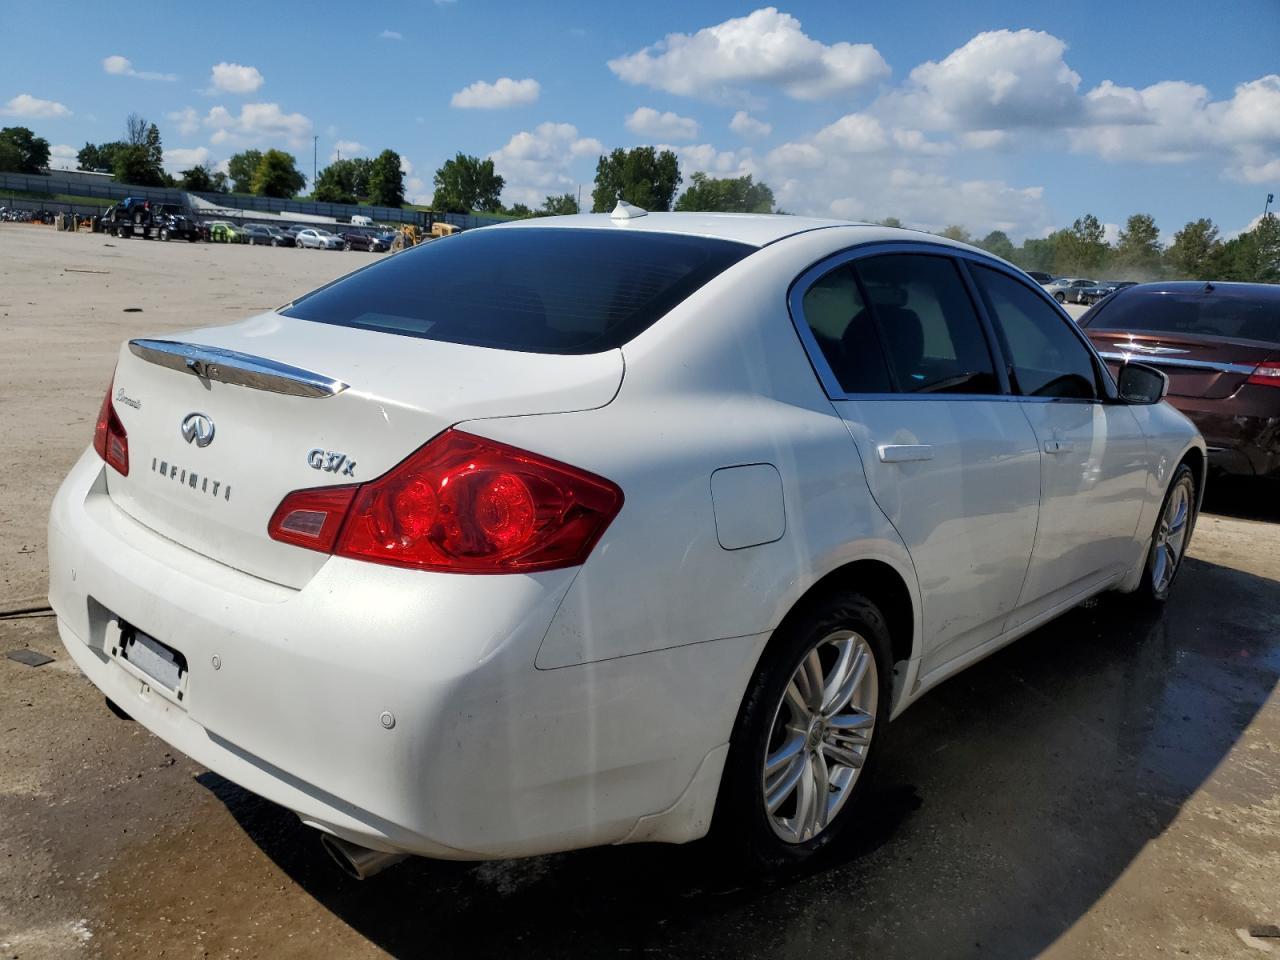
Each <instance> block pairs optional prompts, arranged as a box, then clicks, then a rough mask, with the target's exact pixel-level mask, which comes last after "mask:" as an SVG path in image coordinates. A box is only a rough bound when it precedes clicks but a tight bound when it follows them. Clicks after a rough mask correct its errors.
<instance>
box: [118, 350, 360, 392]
mask: <svg viewBox="0 0 1280 960" xmlns="http://www.w3.org/2000/svg"><path fill="white" fill-rule="evenodd" d="M129 350H130V351H131V352H132V353H133V355H134V356H135V357H139V358H140V359H142V360H146V361H147V362H148V363H154V364H157V365H159V366H161V367H168V368H169V369H170V370H179V371H182V372H184V373H191V374H194V375H195V376H197V377H200V378H201V379H202V380H217V381H218V382H220V383H231V384H235V385H236V386H240V387H249V388H250V389H253V390H265V391H267V392H268V393H283V394H286V395H288V396H291V397H319V398H322V399H323V398H324V397H332V396H334V395H335V394H339V393H341V392H342V391H343V390H345V389H347V386H348V384H345V383H343V382H342V381H341V380H335V379H333V378H332V377H326V376H324V375H323V374H320V373H314V372H313V371H311V370H303V369H302V368H300V367H291V366H289V365H288V364H287V363H280V362H278V361H276V360H268V359H266V358H265V357H255V356H253V355H252V354H249V353H240V352H239V351H236V350H224V349H222V348H221V347H206V346H202V345H201V344H198V343H180V342H179V341H177V340H144V339H140V340H130V341H129Z"/></svg>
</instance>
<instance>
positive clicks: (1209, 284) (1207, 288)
mask: <svg viewBox="0 0 1280 960" xmlns="http://www.w3.org/2000/svg"><path fill="white" fill-rule="evenodd" d="M1213 289H1214V288H1213V281H1212V280H1206V281H1205V282H1204V291H1203V292H1204V293H1213Z"/></svg>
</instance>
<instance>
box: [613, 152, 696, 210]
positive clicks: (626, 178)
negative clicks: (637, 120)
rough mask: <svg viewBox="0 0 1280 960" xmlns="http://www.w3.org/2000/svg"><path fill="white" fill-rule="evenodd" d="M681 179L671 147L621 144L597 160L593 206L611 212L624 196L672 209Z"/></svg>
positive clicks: (637, 202)
mask: <svg viewBox="0 0 1280 960" xmlns="http://www.w3.org/2000/svg"><path fill="white" fill-rule="evenodd" d="M681 179H682V178H681V176H680V164H679V162H678V161H677V160H676V155H675V154H674V153H672V152H671V151H670V150H663V151H662V152H661V153H658V151H657V149H656V148H654V147H634V148H632V149H631V150H623V149H622V148H621V147H619V148H618V149H616V150H614V151H613V152H612V153H610V154H609V155H608V156H607V157H601V158H600V160H599V161H598V162H597V163H596V184H595V189H594V190H592V191H591V209H592V211H593V212H594V213H608V212H609V211H610V210H612V209H613V208H614V206H615V205H616V204H617V202H618V198H619V197H621V198H622V199H623V200H626V201H627V203H632V204H635V205H636V206H637V207H643V208H644V209H645V210H670V209H671V201H673V200H674V199H675V196H676V189H677V188H678V187H679V186H680V181H681Z"/></svg>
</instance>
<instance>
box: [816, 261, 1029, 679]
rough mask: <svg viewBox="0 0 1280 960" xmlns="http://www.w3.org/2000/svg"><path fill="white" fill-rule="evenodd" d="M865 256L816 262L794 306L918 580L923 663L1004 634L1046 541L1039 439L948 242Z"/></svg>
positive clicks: (874, 490)
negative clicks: (1031, 561) (1038, 547)
mask: <svg viewBox="0 0 1280 960" xmlns="http://www.w3.org/2000/svg"><path fill="white" fill-rule="evenodd" d="M880 250H883V251H884V252H877V249H876V248H871V250H870V251H868V252H867V253H863V252H862V251H854V252H853V253H851V254H846V255H844V256H843V257H842V258H837V259H836V261H834V262H833V261H828V262H827V263H825V264H821V265H819V266H817V267H814V268H813V269H811V270H810V271H809V272H808V273H807V274H806V275H805V276H804V277H802V278H801V280H800V282H799V283H797V284H796V286H795V287H794V288H793V291H792V313H793V316H795V317H796V319H797V321H798V322H797V328H798V329H799V330H800V333H801V337H802V339H804V340H805V342H806V346H807V347H808V349H809V352H810V355H811V356H812V357H813V359H814V366H815V369H817V371H818V374H819V377H820V378H821V379H822V381H823V384H824V386H825V387H826V389H827V393H828V396H830V397H831V399H832V403H833V405H834V407H835V409H836V411H837V412H838V413H839V415H840V416H841V418H843V420H844V421H845V423H846V425H847V426H848V429H849V432H850V434H851V435H852V437H853V440H854V442H855V444H856V446H857V449H858V452H859V455H860V457H861V459H862V464H863V470H864V472H865V474H866V479H867V483H868V484H869V486H870V489H871V493H872V495H873V496H874V498H875V500H876V502H877V503H878V504H879V506H880V508H881V510H883V511H884V513H885V514H886V516H887V517H888V518H889V520H890V521H891V522H892V523H893V525H894V527H895V528H896V529H897V531H898V533H899V535H900V536H901V537H902V539H903V541H904V543H905V544H906V547H907V549H908V551H909V552H910V554H911V559H912V562H913V563H914V565H915V568H916V575H917V577H918V580H919V586H920V595H921V601H922V605H923V609H922V611H921V612H922V617H923V623H924V644H925V650H924V658H925V660H924V665H923V667H922V670H927V669H929V668H931V667H933V666H936V665H938V664H941V663H944V662H946V661H948V660H951V659H953V658H955V657H958V656H961V655H962V654H964V653H966V652H968V651H969V650H972V649H973V648H974V647H977V646H979V645H981V644H982V643H985V642H986V641H988V640H991V639H992V638H994V637H996V636H998V635H999V634H1000V633H1001V631H1002V629H1003V626H1004V621H1005V619H1006V618H1007V616H1008V615H1009V613H1010V612H1011V611H1012V610H1013V609H1014V607H1015V605H1016V603H1017V600H1018V596H1019V592H1020V590H1021V588H1022V582H1023V578H1024V576H1025V574H1026V569H1027V561H1028V558H1029V557H1030V555H1031V549H1032V544H1033V542H1034V538H1035V529H1036V513H1037V509H1038V505H1039V496H1040V458H1039V453H1038V451H1037V446H1036V437H1035V434H1034V432H1033V431H1032V429H1031V427H1030V424H1029V423H1028V422H1027V419H1026V417H1025V416H1023V414H1022V412H1021V410H1020V408H1019V406H1018V404H1017V402H1014V400H1013V398H1012V397H1010V396H1008V395H1007V394H1006V393H1005V381H1004V378H1003V377H1002V376H1001V375H1000V373H999V368H998V367H997V365H996V364H995V363H994V362H993V358H992V352H991V350H990V345H989V342H988V331H987V330H986V329H985V328H984V326H983V321H982V320H981V318H980V315H979V313H978V311H977V310H976V309H975V305H974V302H973V299H972V297H971V294H970V290H969V287H968V286H967V282H966V280H965V278H964V276H963V275H962V273H961V272H960V270H959V268H958V266H957V264H956V263H955V261H954V260H953V259H952V257H950V256H949V255H946V254H945V253H938V252H926V251H938V250H940V248H936V247H927V246H923V245H920V246H916V245H907V246H903V245H900V244H897V245H892V246H891V247H889V248H887V249H885V248H880Z"/></svg>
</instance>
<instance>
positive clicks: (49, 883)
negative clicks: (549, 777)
mask: <svg viewBox="0 0 1280 960" xmlns="http://www.w3.org/2000/svg"><path fill="white" fill-rule="evenodd" d="M1250 496H1251V494H1250V493H1249V492H1248V491H1246V492H1245V493H1244V494H1237V495H1232V496H1230V497H1225V498H1219V499H1220V501H1221V502H1217V503H1214V502H1211V506H1214V507H1215V508H1217V509H1221V510H1228V511H1231V512H1234V513H1237V514H1242V515H1246V516H1255V515H1260V514H1261V515H1266V513H1267V510H1268V509H1271V508H1270V507H1269V506H1268V502H1267V500H1266V497H1264V498H1263V501H1262V502H1258V503H1254V502H1251V501H1250V499H1249V497H1250ZM1267 496H1269V494H1268V495H1267ZM1240 497H1243V499H1240ZM1275 519H1277V520H1280V517H1276V518H1275ZM1278 581H1280V525H1277V524H1274V523H1258V522H1253V521H1248V520H1237V519H1233V518H1230V517H1221V516H1213V515H1206V516H1204V517H1203V518H1202V520H1201V524H1200V528H1199V530H1198V531H1197V534H1196V539H1195V544H1194V548H1193V557H1192V559H1190V560H1189V561H1188V565H1187V567H1186V568H1184V570H1183V571H1182V573H1181V574H1180V579H1179V581H1178V583H1177V585H1176V589H1175V595H1174V598H1173V599H1172V601H1171V602H1170V604H1169V605H1168V608H1167V609H1166V610H1165V611H1164V613H1163V614H1162V615H1157V616H1154V617H1153V616H1151V615H1149V614H1146V613H1144V612H1142V611H1141V610H1137V609H1135V608H1134V607H1133V605H1131V604H1129V603H1127V602H1125V600H1124V598H1119V597H1112V598H1103V599H1101V600H1099V601H1097V602H1095V603H1093V604H1091V605H1090V606H1088V607H1087V608H1082V609H1080V610H1077V611H1075V612H1073V613H1070V614H1068V615H1066V616H1064V617H1063V618H1061V619H1060V620H1058V621H1057V622H1055V623H1053V624H1051V625H1049V626H1047V627H1045V628H1043V629H1041V630H1039V631H1037V632H1036V633H1034V634H1032V635H1030V636H1028V637H1026V638H1024V639H1023V640H1021V641H1019V642H1018V643H1016V644H1014V645H1012V646H1011V647H1009V648H1007V649H1006V650H1004V651H1002V652H1000V653H998V654H996V655H995V656H993V657H991V658H990V659H988V660H987V661H985V662H983V663H981V664H979V665H977V666H975V667H973V668H972V669H970V670H968V671H967V672H965V673H963V674H961V675H960V676H958V677H956V678H955V679H953V680H951V681H949V682H948V683H946V684H944V685H943V686H942V687H940V688H939V689H937V690H935V691H934V692H932V693H931V694H930V695H929V696H928V697H926V698H925V699H924V700H923V701H922V702H920V703H919V704H918V705H916V706H914V707H912V708H911V709H910V710H909V711H908V712H907V713H906V714H904V715H903V717H902V718H901V719H900V720H899V721H897V722H896V723H894V724H893V726H892V727H891V728H890V729H889V731H888V736H889V739H888V740H886V741H885V742H884V743H883V744H882V747H885V746H890V745H891V747H892V749H891V751H890V752H888V753H887V754H886V755H885V758H886V762H885V763H884V764H883V765H882V767H881V770H880V774H881V776H880V780H879V785H878V789H877V790H876V792H875V794H874V795H873V796H872V797H871V798H869V799H870V800H871V802H870V803H869V804H868V806H867V808H866V810H865V811H864V813H863V816H864V820H865V823H864V825H863V828H862V830H861V831H860V834H861V835H860V838H859V841H858V843H857V844H856V845H855V846H853V847H851V848H849V849H846V850H843V851H841V852H840V854H839V855H838V856H837V857H834V858H832V859H831V860H830V861H828V862H825V863H822V864H820V865H818V866H816V867H815V868H814V869H812V870H810V871H808V872H807V873H806V874H804V875H802V876H798V877H792V878H789V879H787V880H779V881H772V882H767V883H761V884H753V885H738V884H736V883H735V880H734V878H733V877H731V876H729V877H726V876H725V875H724V874H723V872H722V871H720V870H718V869H717V864H716V863H715V860H714V854H713V851H711V850H710V849H708V848H707V847H706V846H705V845H701V844H695V845H692V846H689V847H684V848H675V847H661V846H645V847H620V848H609V849H602V850H594V851H584V852H580V853H572V854H564V855H559V856H554V857H543V858H536V859H531V860H523V861H515V862H511V863H498V864H479V865H477V864H451V863H437V862H429V861H421V860H419V861H410V862H408V863H406V864H403V865H401V866H398V867H395V868H393V869H391V870H388V871H387V872H386V873H384V874H382V875H381V876H380V877H378V878H376V879H374V880H371V881H367V882H365V883H363V884H361V883H358V882H356V881H352V880H349V879H347V878H346V877H345V876H343V875H342V874H340V873H339V872H338V871H337V870H336V869H335V868H334V867H333V866H332V864H331V863H330V862H329V861H328V859H327V857H326V856H325V855H324V853H323V852H322V851H321V849H320V847H319V845H318V844H317V843H316V839H315V836H314V835H313V834H312V833H311V832H310V831H308V830H307V829H305V828H303V827H302V826H300V825H299V824H298V822H297V820H296V819H295V818H294V817H293V816H292V815H291V814H289V813H287V812H286V811H284V810H282V809H280V808H278V807H275V806H274V805H272V804H270V803H267V802H266V801H263V800H261V799H259V798H257V797H254V796H253V795H251V794H248V793H246V792H244V791H242V790H240V789H239V788H238V787H236V786H234V785H233V784H231V783H228V782H227V781H225V780H223V779H222V778H220V777H218V776H216V775H214V774H211V773H208V772H205V771H203V770H201V769H200V768H199V767H197V766H196V765H194V764H192V763H191V762H190V761H188V760H186V759H185V758H183V757H181V756H180V755H174V754H172V753H171V752H170V751H169V750H168V748H167V747H166V746H165V745H164V744H163V743H161V742H160V741H159V740H157V739H155V738H154V737H151V736H150V735H149V734H147V733H146V731H145V730H142V729H141V728H139V727H138V726H137V725H136V724H131V723H126V722H123V721H120V720H117V719H115V718H114V717H113V716H111V714H110V713H108V711H107V710H106V708H105V706H104V705H103V702H102V699H101V697H100V696H98V695H97V694H96V693H95V692H94V690H93V688H92V687H90V686H89V685H88V684H87V683H86V682H84V681H83V680H82V679H81V678H79V676H78V674H76V672H75V670H74V667H72V666H70V664H69V663H68V662H67V660H66V657H65V654H61V651H60V650H59V649H58V647H57V644H56V641H55V640H54V638H53V629H52V624H51V622H50V621H49V620H47V619H36V620H16V621H7V622H2V623H0V638H3V644H0V645H2V646H3V647H4V649H6V650H7V649H11V648H13V647H15V646H19V645H29V646H30V647H32V648H35V649H37V650H41V651H43V652H47V653H50V654H53V655H55V656H57V657H58V658H59V659H58V662H57V663H56V664H53V665H50V666H45V667H42V668H37V669H33V668H30V667H26V666H23V665H21V664H19V663H15V662H12V661H7V660H6V661H0V690H2V691H3V700H2V702H0V762H2V765H0V769H3V771H4V773H3V774H2V775H0V825H3V827H2V832H0V840H2V841H3V847H4V852H3V854H2V855H0V944H4V943H7V944H8V946H7V947H5V948H4V950H0V956H20V957H29V956H63V955H68V956H78V955H83V956H103V957H126V956H130V957H131V956H144V955H145V956H160V955H163V956H166V957H175V956H176V957H201V956H215V957H218V956H259V957H295V956H297V957H302V956H314V955H315V954H316V951H317V950H319V949H320V948H321V947H322V946H323V948H324V951H325V953H326V954H327V955H331V956H344V957H345V956H376V955H380V954H381V953H383V952H385V953H386V954H391V955H394V956H404V957H413V956H423V957H489V956H495V957H496V956H507V955H519V956H522V957H568V956H573V957H602V956H653V957H693V956H705V957H717V956H724V957H756V956H758V957H806V958H815V957H842V958H847V957H859V956H867V957H878V958H893V957H921V956H930V957H968V956H984V957H987V956H989V957H1033V956H1037V955H1040V954H1042V953H1045V954H1047V955H1049V956H1071V957H1085V956H1113V957H1118V956H1135V957H1136V956H1142V957H1151V956H1154V955H1157V954H1158V953H1162V952H1163V953H1167V954H1170V955H1179V954H1181V955H1188V956H1195V957H1217V956H1242V957H1243V956H1260V955H1262V951H1261V948H1260V947H1259V946H1258V944H1268V943H1272V944H1275V950H1276V952H1280V940H1270V941H1268V940H1255V941H1253V943H1254V945H1253V946H1250V945H1249V944H1247V943H1246V942H1245V939H1244V938H1242V937H1241V935H1240V933H1239V932H1238V931H1241V930H1248V929H1249V928H1251V927H1259V926H1261V925H1263V924H1267V923H1280V695H1278V694H1277V679H1280V630H1278V629H1277V628H1278V627H1280V582H1278ZM6 928H8V929H6ZM161 951H163V953H162V952H161Z"/></svg>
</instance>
